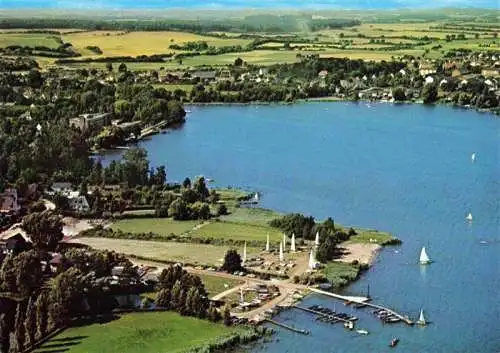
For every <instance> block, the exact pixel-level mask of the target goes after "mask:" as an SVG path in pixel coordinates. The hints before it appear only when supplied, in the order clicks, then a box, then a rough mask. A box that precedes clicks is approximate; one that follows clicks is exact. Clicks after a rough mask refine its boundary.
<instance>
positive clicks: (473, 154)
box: [470, 153, 476, 163]
mask: <svg viewBox="0 0 500 353" xmlns="http://www.w3.org/2000/svg"><path fill="white" fill-rule="evenodd" d="M470 159H471V161H472V163H474V162H475V161H476V153H472V154H471V156H470Z"/></svg>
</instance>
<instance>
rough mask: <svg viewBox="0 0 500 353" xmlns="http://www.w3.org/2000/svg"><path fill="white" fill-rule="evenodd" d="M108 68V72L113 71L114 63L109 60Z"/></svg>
mask: <svg viewBox="0 0 500 353" xmlns="http://www.w3.org/2000/svg"><path fill="white" fill-rule="evenodd" d="M106 70H108V72H112V71H113V64H112V63H110V62H107V63H106Z"/></svg>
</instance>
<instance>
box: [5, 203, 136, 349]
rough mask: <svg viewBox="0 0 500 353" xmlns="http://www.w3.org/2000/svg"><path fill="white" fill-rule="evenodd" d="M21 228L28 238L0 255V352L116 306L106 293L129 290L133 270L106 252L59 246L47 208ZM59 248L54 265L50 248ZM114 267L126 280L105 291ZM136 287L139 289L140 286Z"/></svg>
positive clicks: (56, 221) (55, 220) (56, 224)
mask: <svg viewBox="0 0 500 353" xmlns="http://www.w3.org/2000/svg"><path fill="white" fill-rule="evenodd" d="M22 227H23V228H24V229H25V231H26V232H27V234H28V235H29V236H30V238H31V239H32V241H33V244H32V246H31V247H30V249H28V248H25V249H18V251H14V252H13V253H11V254H8V255H7V256H6V257H5V258H3V259H1V260H2V261H1V265H0V302H1V305H2V311H1V312H0V352H2V353H3V352H6V353H7V352H9V350H10V349H11V348H12V349H14V350H15V351H18V352H19V351H23V349H24V348H26V347H28V346H29V345H32V344H34V343H35V342H36V341H37V340H38V339H40V338H43V337H45V336H46V334H47V333H48V332H50V331H52V330H54V329H56V328H59V327H62V326H65V325H68V324H69V323H70V322H71V320H72V319H74V318H77V317H79V316H81V315H91V316H92V315H98V314H102V313H103V311H106V310H110V309H112V308H113V307H114V305H115V304H113V303H112V302H110V301H109V300H107V298H108V295H110V294H113V293H120V292H130V291H133V290H134V286H133V285H131V284H130V283H132V282H133V283H139V282H138V281H137V280H138V275H137V270H136V269H135V268H134V267H133V266H132V264H131V263H130V261H128V260H127V259H126V258H125V257H123V256H122V255H119V254H116V253H113V252H108V251H94V250H90V249H72V248H60V245H59V241H60V240H61V239H62V232H61V229H62V223H61V219H60V218H59V216H58V215H56V214H54V213H52V211H44V212H39V213H33V214H30V215H28V216H26V217H25V218H24V219H23V222H22ZM56 248H57V249H58V250H59V251H60V257H59V261H58V262H56V263H53V262H52V261H51V260H52V259H53V256H52V252H51V251H54V250H56ZM116 266H120V267H121V268H123V271H122V275H121V276H122V277H123V278H128V279H130V281H132V282H130V281H128V282H126V285H121V284H118V285H115V287H114V288H113V289H110V287H109V284H108V283H107V282H106V281H99V280H98V279H105V278H106V277H107V276H110V275H111V273H112V269H113V268H115V267H116ZM139 289H140V288H139Z"/></svg>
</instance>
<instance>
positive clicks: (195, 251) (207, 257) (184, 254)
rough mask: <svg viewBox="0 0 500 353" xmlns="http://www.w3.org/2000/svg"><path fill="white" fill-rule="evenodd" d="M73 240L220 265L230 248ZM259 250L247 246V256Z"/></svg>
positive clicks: (159, 257) (128, 252) (126, 251)
mask: <svg viewBox="0 0 500 353" xmlns="http://www.w3.org/2000/svg"><path fill="white" fill-rule="evenodd" d="M73 242H79V243H83V244H87V245H90V246H91V247H93V248H96V249H102V250H114V251H116V252H119V253H123V254H126V255H136V256H142V257H147V258H149V259H155V260H166V261H176V262H182V263H191V264H200V265H221V264H222V263H221V260H222V259H223V258H224V255H225V254H226V251H227V250H229V249H230V247H229V246H215V245H206V244H192V243H175V242H159V241H147V240H128V239H111V238H77V239H75V240H73ZM236 250H237V251H238V252H239V253H241V252H242V251H243V249H236ZM260 250H261V249H258V248H251V247H248V248H247V253H248V256H249V257H252V256H256V255H258V254H259V253H260Z"/></svg>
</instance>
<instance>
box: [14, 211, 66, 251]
mask: <svg viewBox="0 0 500 353" xmlns="http://www.w3.org/2000/svg"><path fill="white" fill-rule="evenodd" d="M21 226H22V228H23V229H24V230H25V231H26V233H28V234H29V235H30V237H31V241H32V243H33V245H34V246H35V247H36V248H38V249H43V250H48V251H54V250H55V249H56V247H57V245H58V244H59V242H60V241H61V240H62V238H63V233H62V227H63V224H62V220H61V217H59V215H58V214H57V213H55V212H54V211H51V210H47V211H43V212H35V213H31V214H29V215H27V216H25V217H24V218H23V221H22V225H21Z"/></svg>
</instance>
